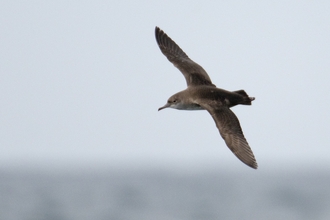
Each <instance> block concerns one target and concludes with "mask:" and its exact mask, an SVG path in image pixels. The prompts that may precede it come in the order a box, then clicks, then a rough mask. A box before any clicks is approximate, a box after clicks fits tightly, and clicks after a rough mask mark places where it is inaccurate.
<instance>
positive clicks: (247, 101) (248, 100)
mask: <svg viewBox="0 0 330 220" xmlns="http://www.w3.org/2000/svg"><path fill="white" fill-rule="evenodd" d="M234 92H235V93H237V94H240V95H241V96H243V100H242V103H241V104H242V105H251V104H252V103H251V102H252V101H253V100H255V98H254V97H249V96H248V94H247V93H246V92H245V91H244V90H237V91H234Z"/></svg>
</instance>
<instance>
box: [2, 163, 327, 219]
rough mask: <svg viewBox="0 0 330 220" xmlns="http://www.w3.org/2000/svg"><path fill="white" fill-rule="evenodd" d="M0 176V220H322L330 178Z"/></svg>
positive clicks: (271, 174)
mask: <svg viewBox="0 0 330 220" xmlns="http://www.w3.org/2000/svg"><path fill="white" fill-rule="evenodd" d="M243 168H244V169H242V170H241V171H226V169H222V170H199V171H196V172H194V171H192V170H189V171H176V170H163V169H152V168H150V169H118V170H116V169H108V170H107V169H103V170H101V171H100V170H88V171H87V170H86V171H85V170H79V171H63V170H62V171H47V170H24V169H23V170H17V169H16V170H15V169H2V170H1V169H0V219H1V220H91V219H93V220H98V219H100V220H133V219H134V220H139V219H141V220H165V219H166V220H169V219H171V220H186V219H187V220H188V219H192V220H202V219H203V220H215V219H254V220H256V219H260V220H261V219H263V220H265V219H266V220H278V219H281V220H282V219H290V220H291V219H292V220H298V219H299V220H311V219H313V220H321V219H322V220H328V219H330V173H329V172H327V171H321V170H309V171H305V170H298V171H297V170H292V171H285V170H280V171H267V172H265V171H263V172H259V173H258V170H257V171H255V170H252V169H251V171H250V170H249V169H250V168H245V167H243Z"/></svg>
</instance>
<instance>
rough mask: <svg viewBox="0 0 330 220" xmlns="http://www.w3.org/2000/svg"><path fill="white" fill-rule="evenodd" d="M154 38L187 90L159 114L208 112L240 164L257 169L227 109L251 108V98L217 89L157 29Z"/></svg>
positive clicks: (202, 70)
mask: <svg viewBox="0 0 330 220" xmlns="http://www.w3.org/2000/svg"><path fill="white" fill-rule="evenodd" d="M155 35H156V41H157V43H158V46H159V48H160V50H161V51H162V53H163V54H164V55H165V56H166V57H167V59H168V60H169V61H170V62H171V63H173V65H174V66H175V67H177V68H178V69H179V70H180V71H181V72H182V74H183V76H184V77H185V79H186V82H187V89H185V90H183V91H181V92H178V93H176V94H174V95H173V96H171V97H170V98H169V99H168V101H167V103H166V104H165V105H164V106H163V107H161V108H159V109H158V110H162V109H164V108H175V109H179V110H207V111H208V112H209V113H210V114H211V116H212V117H213V119H214V121H215V124H216V126H217V128H218V130H219V132H220V135H221V137H222V138H223V139H224V140H225V142H226V145H227V146H228V148H229V149H230V150H231V151H232V152H233V153H234V154H235V155H236V157H237V158H238V159H240V160H241V161H242V162H243V163H245V164H246V165H248V166H250V167H252V168H254V169H257V167H258V165H257V162H256V160H255V158H254V155H253V152H252V150H251V148H250V147H249V144H248V143H247V141H246V139H245V137H244V135H243V131H242V129H241V126H240V123H239V121H238V119H237V117H236V115H235V114H234V113H233V112H232V111H231V110H230V109H229V108H231V107H233V106H235V105H238V104H241V105H251V102H252V101H253V100H254V98H253V97H249V96H248V95H247V94H246V92H245V91H244V90H238V91H234V92H230V91H227V90H223V89H220V88H217V87H216V86H215V85H214V84H213V83H212V81H211V79H210V77H209V76H208V74H207V73H206V71H205V70H204V69H203V68H202V67H201V66H200V65H198V64H197V63H195V62H194V61H192V60H191V59H190V58H189V57H188V56H187V54H186V53H185V52H184V51H183V50H182V49H181V48H180V47H179V46H178V45H177V44H176V43H175V42H174V41H173V40H172V39H171V38H170V37H168V36H167V34H166V33H165V32H164V31H162V30H161V29H160V28H158V27H156V29H155Z"/></svg>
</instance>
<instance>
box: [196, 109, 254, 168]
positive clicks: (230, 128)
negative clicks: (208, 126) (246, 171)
mask: <svg viewBox="0 0 330 220" xmlns="http://www.w3.org/2000/svg"><path fill="white" fill-rule="evenodd" d="M199 104H200V105H201V106H202V107H203V108H205V109H206V110H207V111H208V112H209V113H210V114H211V115H212V117H213V119H214V121H215V124H216V126H217V128H218V130H219V132H220V135H221V136H222V138H223V139H224V140H225V142H226V144H227V146H228V147H229V149H230V150H231V151H232V152H233V153H234V154H235V155H236V157H237V158H238V159H240V160H241V161H242V162H243V163H245V164H246V165H248V166H250V167H252V168H254V169H257V168H258V164H257V161H256V159H255V158H254V155H253V152H252V150H251V148H250V146H249V144H248V142H247V141H246V139H245V137H244V135H243V131H242V128H241V126H240V123H239V121H238V118H237V117H236V115H235V114H234V113H233V112H232V111H231V110H230V109H229V108H228V107H226V106H220V105H217V104H214V105H212V104H202V103H199Z"/></svg>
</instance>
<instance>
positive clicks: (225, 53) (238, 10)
mask: <svg viewBox="0 0 330 220" xmlns="http://www.w3.org/2000/svg"><path fill="white" fill-rule="evenodd" d="M329 11H330V2H329V1H281V0H280V1H217V2H213V1H203V2H202V1H166V2H161V1H153V2H150V1H2V3H1V7H0V29H1V32H0V103H1V108H0V151H1V154H0V166H1V167H16V168H26V167H39V168H40V167H42V168H59V167H62V168H63V167H65V168H83V169H85V168H91V167H108V168H114V169H117V168H118V169H119V168H128V169H130V168H132V169H133V168H137V167H146V168H148V167H149V168H150V167H151V168H157V167H158V168H162V169H166V168H169V167H171V168H175V169H176V168H178V169H180V168H187V169H192V168H194V169H195V168H196V169H198V168H200V169H204V168H212V167H218V168H224V169H232V170H244V169H245V170H248V169H250V168H248V167H247V166H245V165H244V164H243V163H241V162H240V161H239V160H238V159H237V158H236V157H235V156H234V155H233V154H232V153H231V152H230V150H229V149H228V148H227V147H226V145H225V143H224V141H223V139H222V138H221V136H220V135H219V133H218V130H217V129H216V127H215V124H214V121H213V119H212V118H211V116H210V115H209V114H208V113H207V112H206V111H178V110H174V109H166V110H163V111H160V112H158V111H157V109H158V108H159V107H161V106H163V105H164V104H165V103H166V101H167V99H168V98H169V97H170V96H171V95H172V94H174V93H176V92H178V91H181V90H184V89H185V88H186V82H185V80H184V77H183V76H182V74H181V73H180V72H179V70H177V69H176V68H175V67H174V66H173V65H172V64H171V63H170V62H168V60H167V59H166V58H165V56H163V54H162V53H161V52H160V50H159V48H158V46H157V44H156V41H155V37H154V29H155V26H159V27H160V28H161V29H163V30H164V31H165V32H166V33H167V34H168V35H169V36H170V37H171V38H172V39H173V40H174V41H175V42H176V43H177V44H178V45H179V46H180V47H181V48H182V49H183V50H184V51H185V52H186V53H187V55H188V56H189V57H190V58H191V59H192V60H194V61H195V62H197V63H198V64H200V65H201V66H203V68H204V69H205V70H206V71H207V72H208V74H209V76H210V78H211V79H212V81H213V83H214V84H215V85H217V87H219V88H223V89H226V90H230V91H235V90H239V89H244V90H245V91H246V92H247V93H248V94H249V95H250V96H253V97H256V100H255V101H254V102H253V104H252V105H251V106H236V107H234V108H232V110H233V111H234V112H235V114H236V115H237V117H238V118H239V120H240V123H241V126H242V129H243V131H244V134H245V137H246V139H247V140H248V142H249V144H250V146H251V148H252V150H253V152H254V154H255V157H256V159H257V162H258V164H259V170H264V171H265V170H267V169H276V168H280V169H290V168H293V167H295V168H296V169H304V168H313V169H323V168H325V167H329V165H330V147H329V144H330V136H329V134H328V128H329V123H330V117H329V116H328V112H329V110H328V109H329V107H330V99H329V97H328V94H329V92H330V88H329V82H330V80H329V73H330V62H329V60H330V41H329V39H330V29H329V27H330V14H329ZM252 171H253V170H252V169H251V172H252Z"/></svg>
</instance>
